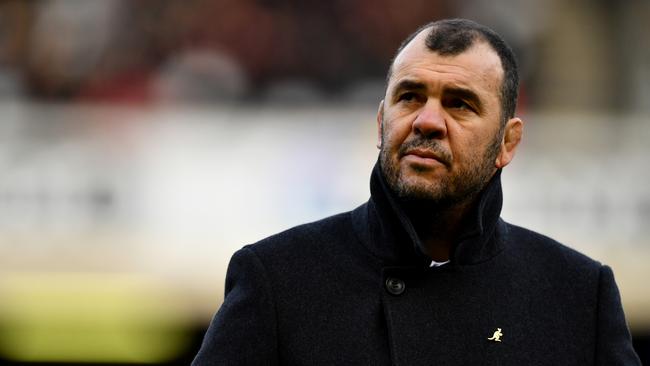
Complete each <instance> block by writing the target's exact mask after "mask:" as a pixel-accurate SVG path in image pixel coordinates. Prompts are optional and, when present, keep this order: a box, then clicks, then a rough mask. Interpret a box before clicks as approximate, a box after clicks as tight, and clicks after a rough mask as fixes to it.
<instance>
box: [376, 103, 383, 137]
mask: <svg viewBox="0 0 650 366" xmlns="http://www.w3.org/2000/svg"><path fill="white" fill-rule="evenodd" d="M383 120H384V100H383V99H382V100H381V102H379V109H378V110H377V148H378V149H381V143H382V140H381V137H382V134H383V131H382V128H383V127H384V126H383V123H382V122H383Z"/></svg>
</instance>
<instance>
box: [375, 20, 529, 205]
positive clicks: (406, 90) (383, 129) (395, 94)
mask: <svg viewBox="0 0 650 366" xmlns="http://www.w3.org/2000/svg"><path fill="white" fill-rule="evenodd" d="M426 33H427V31H426V30H425V31H424V32H422V33H420V34H419V35H418V36H416V38H415V39H413V41H411V43H410V44H409V45H407V46H406V47H405V48H404V49H403V50H402V52H401V53H400V54H399V55H398V56H397V57H396V59H395V61H394V63H393V70H392V76H391V78H390V80H389V83H388V87H387V90H386V96H385V100H384V101H383V102H382V105H380V108H379V114H378V117H377V120H378V124H379V143H378V146H379V148H380V154H379V156H380V163H381V166H382V170H383V173H384V176H385V177H386V180H387V182H388V184H389V185H390V187H391V188H392V189H393V190H394V191H395V192H396V193H397V194H398V196H400V197H401V198H403V199H414V200H429V201H433V202H437V203H447V204H455V203H460V202H463V201H465V200H467V199H470V198H472V197H474V195H475V194H476V193H478V192H479V191H480V190H481V189H483V187H484V186H485V184H486V183H487V181H489V179H490V178H491V177H492V176H493V175H494V173H495V171H496V169H497V168H500V167H501V166H502V165H505V164H507V162H506V163H505V164H500V158H502V157H500V154H501V153H502V152H501V150H503V149H504V148H503V146H502V145H503V144H502V137H501V136H502V133H501V132H502V130H501V129H500V117H501V106H500V97H499V91H500V88H501V83H502V79H503V69H502V67H501V61H500V60H499V57H498V55H497V54H496V53H495V52H494V51H493V50H492V49H491V48H490V46H489V45H488V44H487V43H484V42H481V41H477V42H475V44H473V45H472V46H470V48H468V49H467V50H466V51H465V52H463V53H461V54H458V55H455V56H440V55H438V54H437V53H435V52H433V51H431V50H429V49H428V48H427V47H426V45H425V44H424V38H425V37H426ZM506 132H507V131H506ZM517 142H518V140H517ZM508 162H509V159H508Z"/></svg>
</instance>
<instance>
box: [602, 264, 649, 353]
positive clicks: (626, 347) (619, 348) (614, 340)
mask: <svg viewBox="0 0 650 366" xmlns="http://www.w3.org/2000/svg"><path fill="white" fill-rule="evenodd" d="M597 311H598V324H597V329H598V333H597V334H596V337H597V338H596V365H602V366H605V365H607V366H613V365H639V366H640V365H641V361H640V360H639V357H638V356H637V355H636V353H635V352H634V348H633V347H632V337H631V336H630V331H629V330H628V328H627V323H626V322H625V315H624V313H623V307H622V305H621V297H620V295H619V292H618V287H617V286H616V282H615V281H614V274H613V273H612V270H611V268H609V267H608V266H602V267H601V268H600V281H599V284H598V310H597Z"/></svg>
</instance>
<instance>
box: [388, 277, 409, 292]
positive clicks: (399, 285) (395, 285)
mask: <svg viewBox="0 0 650 366" xmlns="http://www.w3.org/2000/svg"><path fill="white" fill-rule="evenodd" d="M386 290H388V292H389V293H391V294H393V295H401V294H402V292H404V290H406V283H404V281H402V280H400V279H399V278H393V277H388V278H387V279H386Z"/></svg>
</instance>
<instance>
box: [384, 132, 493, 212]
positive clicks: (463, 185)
mask: <svg viewBox="0 0 650 366" xmlns="http://www.w3.org/2000/svg"><path fill="white" fill-rule="evenodd" d="M381 125H382V131H381V133H382V145H381V147H380V151H379V163H380V167H381V171H382V173H383V175H384V179H386V182H387V183H388V186H389V187H390V188H391V190H392V191H393V192H394V193H395V194H396V195H397V197H398V198H399V199H400V200H402V201H407V202H408V201H419V202H423V203H424V202H427V203H429V204H432V205H436V206H440V207H450V206H455V205H457V204H460V203H463V202H468V201H470V200H472V199H474V197H476V196H477V195H478V194H479V193H480V192H481V191H482V190H483V188H484V187H485V186H486V185H487V183H488V182H489V180H490V179H491V178H492V176H493V175H494V161H495V159H496V157H497V155H498V153H499V149H500V145H501V139H502V138H503V130H504V129H503V126H501V127H500V128H499V131H498V132H497V133H496V136H495V138H494V139H493V141H492V143H491V144H490V145H489V146H488V147H487V149H486V150H485V151H484V152H483V154H482V155H475V156H473V157H471V159H470V165H469V167H468V168H467V169H465V170H462V171H459V172H458V173H457V174H455V175H447V176H445V177H444V178H442V179H440V180H437V181H435V182H428V183H426V184H418V185H415V184H413V183H409V182H408V181H407V179H406V177H403V176H402V172H401V171H400V169H399V161H396V162H392V161H391V157H390V154H389V153H388V149H387V148H386V146H385V144H384V142H385V141H386V136H385V134H384V128H383V120H382V122H381ZM409 145H410V146H413V147H414V146H421V147H424V148H428V149H430V150H442V149H441V148H440V147H439V146H440V145H439V143H438V142H437V141H435V140H430V139H426V140H425V139H424V138H419V139H417V140H415V141H411V142H410V143H409Z"/></svg>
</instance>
